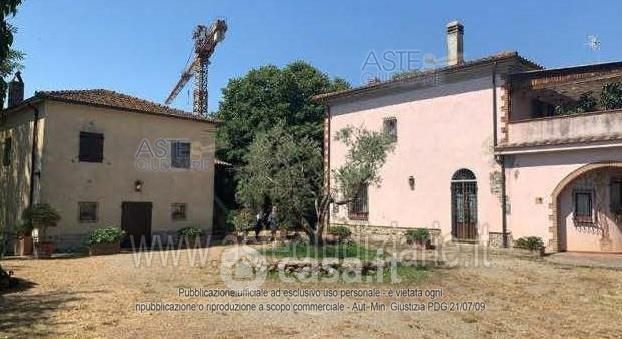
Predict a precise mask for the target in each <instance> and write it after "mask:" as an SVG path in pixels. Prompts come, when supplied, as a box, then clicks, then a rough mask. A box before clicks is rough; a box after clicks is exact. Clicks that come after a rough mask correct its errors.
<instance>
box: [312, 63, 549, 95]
mask: <svg viewBox="0 0 622 339" xmlns="http://www.w3.org/2000/svg"><path fill="white" fill-rule="evenodd" d="M508 59H516V60H518V61H520V62H521V63H523V64H525V65H528V66H530V67H533V68H538V69H542V68H543V67H542V66H541V65H538V64H537V63H535V62H533V61H531V60H529V59H527V58H525V57H522V56H521V55H519V54H518V52H515V51H512V52H502V53H498V54H494V55H491V56H488V57H484V58H481V59H476V60H472V61H467V62H465V63H464V64H460V65H456V66H445V67H441V68H437V69H433V70H428V71H424V72H418V73H415V74H413V75H412V76H407V77H404V78H400V79H394V80H388V81H384V82H379V83H372V84H367V85H363V86H359V87H355V88H351V89H347V90H342V91H338V92H331V93H324V94H318V95H315V96H313V98H312V99H313V100H315V101H317V102H320V103H326V102H329V101H331V100H333V99H339V98H344V97H350V96H354V95H358V94H362V93H368V92H373V91H376V90H380V89H384V88H390V87H393V86H399V85H403V84H407V83H408V82H412V81H414V80H420V79H425V78H427V77H431V76H435V75H437V74H440V73H447V74H451V73H454V72H460V71H463V70H467V69H470V68H473V67H479V66H483V65H488V64H490V63H493V62H499V61H504V60H508Z"/></svg>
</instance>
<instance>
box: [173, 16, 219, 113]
mask: <svg viewBox="0 0 622 339" xmlns="http://www.w3.org/2000/svg"><path fill="white" fill-rule="evenodd" d="M226 31H227V24H226V23H225V21H224V20H216V21H215V22H214V23H213V24H212V25H211V26H210V27H209V28H208V27H206V26H204V25H198V26H197V27H196V29H195V30H194V33H193V35H192V39H193V40H194V58H193V59H192V62H190V64H189V65H188V66H187V67H186V68H185V69H184V71H183V72H182V74H181V78H180V79H179V81H178V82H177V84H176V85H175V87H174V88H173V90H172V91H171V93H170V94H169V96H168V98H167V99H166V101H165V103H166V104H167V105H170V104H171V102H173V100H175V98H176V97H177V95H178V94H179V92H181V90H182V89H183V88H184V86H186V84H187V83H188V81H189V80H190V78H192V77H193V76H194V89H193V92H192V94H193V96H192V99H193V105H192V106H193V107H192V111H193V113H194V114H197V115H202V116H207V114H208V110H207V109H208V107H207V98H208V92H207V74H208V66H209V64H210V61H209V59H210V57H211V56H212V54H214V50H215V49H216V46H217V45H218V43H220V42H221V41H222V40H223V39H224V38H225V32H226Z"/></svg>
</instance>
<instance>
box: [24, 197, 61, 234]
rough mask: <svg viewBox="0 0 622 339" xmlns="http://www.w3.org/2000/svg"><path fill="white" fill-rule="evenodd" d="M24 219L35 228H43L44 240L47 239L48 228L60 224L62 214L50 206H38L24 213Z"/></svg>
mask: <svg viewBox="0 0 622 339" xmlns="http://www.w3.org/2000/svg"><path fill="white" fill-rule="evenodd" d="M22 219H23V221H24V222H25V223H29V225H30V226H31V227H33V228H41V231H42V238H43V239H45V235H46V231H47V228H48V227H54V226H56V225H57V224H58V222H59V221H60V214H58V212H56V210H55V209H54V208H52V206H50V205H49V204H36V205H34V206H31V207H28V208H27V209H25V210H24V212H22Z"/></svg>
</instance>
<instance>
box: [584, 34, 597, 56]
mask: <svg viewBox="0 0 622 339" xmlns="http://www.w3.org/2000/svg"><path fill="white" fill-rule="evenodd" d="M585 45H586V46H587V47H588V48H589V49H590V50H592V52H594V54H596V61H597V62H600V46H601V42H600V39H598V37H597V36H596V35H588V36H587V42H586V43H585Z"/></svg>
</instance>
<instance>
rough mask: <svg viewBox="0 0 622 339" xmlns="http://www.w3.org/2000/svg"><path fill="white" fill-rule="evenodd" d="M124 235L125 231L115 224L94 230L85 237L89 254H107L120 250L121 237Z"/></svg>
mask: <svg viewBox="0 0 622 339" xmlns="http://www.w3.org/2000/svg"><path fill="white" fill-rule="evenodd" d="M124 235H125V232H124V231H122V230H121V229H120V228H119V227H116V226H110V227H103V228H98V229H96V230H94V231H93V232H91V233H90V234H89V237H88V238H87V239H86V244H87V246H88V247H89V255H107V254H115V253H119V252H121V239H122V238H123V236H124Z"/></svg>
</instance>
